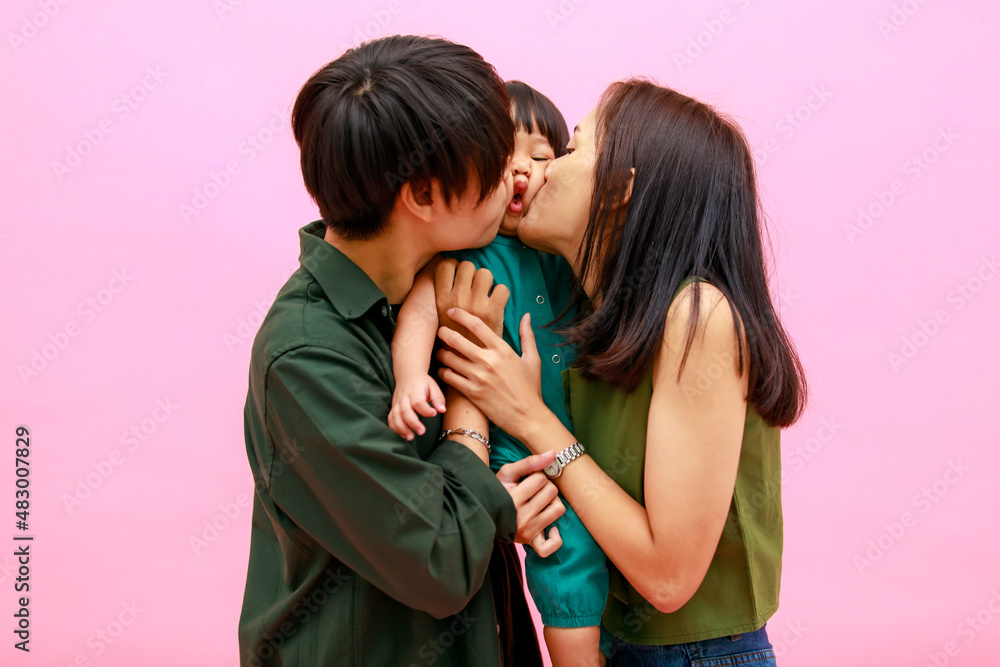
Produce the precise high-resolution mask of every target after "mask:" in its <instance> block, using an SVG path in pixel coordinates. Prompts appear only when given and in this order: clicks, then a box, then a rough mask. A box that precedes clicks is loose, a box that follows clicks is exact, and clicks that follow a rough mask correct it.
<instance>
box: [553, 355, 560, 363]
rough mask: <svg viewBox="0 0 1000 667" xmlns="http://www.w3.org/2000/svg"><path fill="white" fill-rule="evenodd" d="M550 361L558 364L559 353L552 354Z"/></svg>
mask: <svg viewBox="0 0 1000 667" xmlns="http://www.w3.org/2000/svg"><path fill="white" fill-rule="evenodd" d="M552 363H554V364H558V363H559V355H558V354H553V355H552Z"/></svg>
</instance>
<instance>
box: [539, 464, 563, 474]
mask: <svg viewBox="0 0 1000 667" xmlns="http://www.w3.org/2000/svg"><path fill="white" fill-rule="evenodd" d="M542 472H544V473H545V474H546V475H548V476H549V477H558V476H559V473H561V472H562V466H561V465H559V461H553V462H552V463H550V464H548V465H547V466H545V467H544V468H543V469H542Z"/></svg>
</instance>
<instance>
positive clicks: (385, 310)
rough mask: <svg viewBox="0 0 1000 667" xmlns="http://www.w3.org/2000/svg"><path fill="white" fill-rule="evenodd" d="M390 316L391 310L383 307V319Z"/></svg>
mask: <svg viewBox="0 0 1000 667" xmlns="http://www.w3.org/2000/svg"><path fill="white" fill-rule="evenodd" d="M388 314H389V309H388V308H386V307H385V306H382V317H385V316H386V315H388Z"/></svg>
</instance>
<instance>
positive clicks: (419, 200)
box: [396, 179, 434, 222]
mask: <svg viewBox="0 0 1000 667" xmlns="http://www.w3.org/2000/svg"><path fill="white" fill-rule="evenodd" d="M396 206H402V207H403V209H404V210H406V211H407V212H408V213H409V214H410V215H411V216H413V217H415V218H417V219H418V220H421V221H423V222H430V221H431V220H433V219H434V211H433V207H434V193H433V189H432V186H431V182H430V181H419V180H414V179H409V180H407V181H406V182H404V183H403V185H401V186H400V188H399V194H398V195H396Z"/></svg>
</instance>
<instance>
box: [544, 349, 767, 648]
mask: <svg viewBox="0 0 1000 667" xmlns="http://www.w3.org/2000/svg"><path fill="white" fill-rule="evenodd" d="M563 388H564V390H565V393H566V407H567V410H568V412H569V416H570V420H571V421H572V424H573V433H574V434H575V435H576V437H577V439H578V440H579V441H580V442H581V443H583V445H584V447H586V449H587V453H588V454H590V455H591V456H592V457H593V458H594V460H595V461H597V463H598V465H600V466H601V468H602V469H603V470H604V471H605V472H607V473H608V474H609V475H610V476H611V478H612V479H614V480H615V481H616V482H617V483H618V485H619V486H621V487H622V489H624V490H625V492H626V493H628V494H629V495H630V496H632V498H634V499H635V500H636V501H637V502H639V503H640V504H643V505H645V502H644V495H643V470H644V468H645V458H646V425H647V419H648V417H649V406H650V401H651V399H652V396H653V368H652V366H650V369H649V371H648V372H647V373H646V376H645V377H644V378H643V380H642V382H641V383H640V384H639V386H638V388H637V389H636V390H635V391H634V392H633V393H631V394H626V393H625V392H623V391H621V390H618V389H614V388H612V387H610V386H609V385H607V384H605V383H604V382H602V381H600V380H593V379H588V378H585V377H583V375H582V373H581V369H579V368H569V369H567V370H565V371H563ZM781 547H782V521H781V451H780V430H779V429H778V428H777V427H773V426H769V425H768V424H767V423H766V422H765V421H764V420H763V419H761V417H760V415H759V414H757V411H756V409H754V408H753V406H751V405H749V404H748V405H747V413H746V423H745V426H744V429H743V446H742V449H741V452H740V461H739V467H738V469H737V473H736V487H735V490H734V492H733V500H732V503H731V504H730V506H729V516H728V517H727V519H726V524H725V527H724V528H723V531H722V537H721V539H720V540H719V546H718V548H717V549H716V551H715V556H714V557H713V558H712V563H711V565H710V566H709V568H708V573H707V574H706V575H705V579H704V581H703V582H702V584H701V587H700V588H698V590H697V592H696V593H695V594H694V597H692V598H691V600H690V601H688V602H687V604H685V605H684V606H683V607H681V608H680V609H678V610H677V611H675V612H673V613H670V614H665V613H662V612H659V611H657V610H656V608H655V607H653V605H652V604H650V603H648V602H647V601H646V600H645V599H644V598H643V597H642V596H641V595H639V593H638V592H636V590H635V588H633V587H632V585H631V584H629V582H628V581H627V580H626V579H625V577H624V576H623V575H622V573H621V572H619V571H618V569H617V568H616V567H615V566H614V564H613V563H611V562H610V561H609V562H608V569H609V571H610V575H611V582H610V583H611V588H610V590H611V594H610V595H609V597H608V604H607V607H606V608H605V611H604V616H603V622H604V625H605V627H607V629H608V630H609V631H610V632H611V633H612V634H614V635H616V636H617V637H619V638H620V639H622V640H624V641H627V642H630V643H633V644H679V643H682V642H691V641H698V640H702V639H710V638H713V637H721V636H723V635H733V634H739V633H742V632H750V631H753V630H756V629H758V628H760V627H761V626H762V625H763V624H764V622H765V621H766V620H767V619H768V618H770V617H771V615H773V614H774V612H775V611H776V610H777V608H778V591H779V587H780V582H781Z"/></svg>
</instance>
